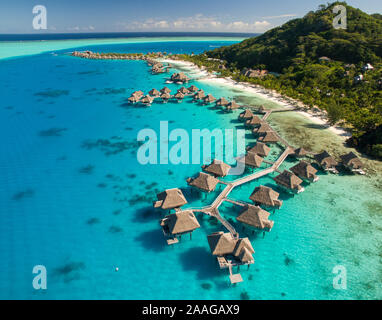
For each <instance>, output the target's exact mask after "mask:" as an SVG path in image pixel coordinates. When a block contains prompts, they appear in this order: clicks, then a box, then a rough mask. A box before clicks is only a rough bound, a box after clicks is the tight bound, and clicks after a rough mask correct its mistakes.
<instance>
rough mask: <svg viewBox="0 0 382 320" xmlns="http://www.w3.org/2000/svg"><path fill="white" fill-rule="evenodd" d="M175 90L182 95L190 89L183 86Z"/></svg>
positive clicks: (188, 92)
mask: <svg viewBox="0 0 382 320" xmlns="http://www.w3.org/2000/svg"><path fill="white" fill-rule="evenodd" d="M177 92H180V93H182V94H184V95H186V94H190V91H189V90H188V89H187V88H185V87H181V88H180V89H178V91H177Z"/></svg>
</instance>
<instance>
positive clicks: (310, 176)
mask: <svg viewBox="0 0 382 320" xmlns="http://www.w3.org/2000/svg"><path fill="white" fill-rule="evenodd" d="M290 171H292V172H293V173H294V174H295V175H296V176H299V177H300V178H301V179H304V180H309V181H311V182H316V181H318V179H319V177H318V176H317V175H316V173H317V170H316V169H315V168H313V167H312V166H311V165H310V163H308V162H306V161H300V162H299V163H298V164H296V165H295V166H293V167H292V168H290Z"/></svg>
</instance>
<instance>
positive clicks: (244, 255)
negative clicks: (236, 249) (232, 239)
mask: <svg viewBox="0 0 382 320" xmlns="http://www.w3.org/2000/svg"><path fill="white" fill-rule="evenodd" d="M238 258H239V259H240V261H241V262H244V263H247V262H250V261H254V259H253V256H252V253H251V251H249V249H248V248H247V247H244V248H243V249H242V250H241V251H240V253H239V256H238Z"/></svg>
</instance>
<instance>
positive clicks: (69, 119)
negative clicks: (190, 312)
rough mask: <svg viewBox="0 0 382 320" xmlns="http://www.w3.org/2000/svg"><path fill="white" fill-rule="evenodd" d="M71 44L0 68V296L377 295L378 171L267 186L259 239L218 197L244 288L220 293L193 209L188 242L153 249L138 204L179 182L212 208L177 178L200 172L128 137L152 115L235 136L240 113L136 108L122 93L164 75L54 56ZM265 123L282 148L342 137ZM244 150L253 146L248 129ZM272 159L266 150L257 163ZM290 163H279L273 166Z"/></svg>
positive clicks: (157, 83)
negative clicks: (240, 255) (299, 188)
mask: <svg viewBox="0 0 382 320" xmlns="http://www.w3.org/2000/svg"><path fill="white" fill-rule="evenodd" d="M231 40H232V39H231ZM81 41H82V42H81ZM81 41H80V42H79V43H78V44H76V45H75V47H78V49H79V50H81V49H90V50H93V51H103V52H107V51H114V52H149V51H167V52H174V53H177V52H202V51H203V50H207V49H209V48H211V47H215V46H221V45H227V44H230V43H233V41H222V40H217V39H209V40H208V39H206V40H205V41H198V40H195V41H181V40H180V39H179V40H178V41H161V42H150V41H146V42H135V43H86V42H84V40H81ZM46 43H49V41H47V42H46ZM60 45H62V44H60ZM72 47H73V46H72V44H70V46H65V47H61V46H58V47H57V46H54V45H53V44H52V45H51V46H47V48H48V49H47V52H41V51H38V52H39V53H38V54H34V55H28V56H18V57H15V58H8V59H3V60H0V75H1V80H2V81H1V82H2V85H1V86H0V95H1V97H2V99H1V102H0V121H1V125H0V132H1V136H2V148H1V150H2V151H1V153H0V268H1V270H2V272H1V273H0V298H2V299H244V298H250V299H380V298H382V290H381V278H382V264H381V262H382V261H381V257H382V251H381V248H382V221H381V214H382V212H381V211H382V200H381V199H382V197H381V186H382V183H381V178H380V175H379V174H380V172H374V174H373V175H370V176H366V177H360V176H352V175H340V176H334V175H325V174H321V175H320V180H319V181H318V182H317V183H314V184H311V185H305V189H306V190H305V192H303V193H302V194H299V195H296V196H294V197H292V196H290V195H288V194H286V193H283V192H281V191H280V192H281V198H282V199H283V200H284V205H283V207H282V208H281V209H280V210H277V211H276V212H275V213H272V215H271V219H273V220H274V221H275V226H274V228H273V229H272V231H271V232H270V233H267V234H266V235H265V237H263V234H262V233H259V234H254V235H253V234H251V233H249V234H246V232H245V231H242V230H241V227H240V225H238V224H237V223H235V217H236V216H237V214H238V210H239V209H238V208H237V207H234V206H233V205H231V204H228V203H224V204H223V205H222V207H221V212H222V215H224V216H225V217H226V218H227V219H229V220H230V221H233V224H234V225H235V227H237V230H238V231H239V232H240V234H241V235H242V236H248V237H249V238H250V240H251V241H252V244H253V246H254V249H255V251H256V253H255V264H254V265H253V266H251V268H250V269H249V270H245V269H246V268H243V269H242V270H241V274H242V276H243V278H244V282H243V283H241V284H239V285H237V286H234V287H232V286H230V285H229V280H228V275H227V270H225V271H224V270H219V268H218V266H217V265H216V262H215V259H214V257H212V256H211V254H210V253H209V248H208V243H207V239H206V236H207V235H208V234H209V233H211V232H214V231H219V230H223V229H222V228H223V227H222V226H220V225H219V224H216V223H215V221H211V220H209V219H208V217H203V216H201V215H197V218H198V219H199V222H200V224H201V228H200V229H198V230H197V231H195V232H194V233H193V238H192V240H189V239H188V237H185V238H184V239H182V241H181V243H179V244H177V245H174V246H167V244H166V242H165V241H164V239H163V234H162V232H161V229H160V227H159V224H158V220H159V218H160V213H159V212H158V211H154V210H153V209H152V201H153V200H155V193H156V192H157V191H161V190H163V189H166V188H173V187H180V188H182V190H183V191H184V193H185V195H186V198H187V199H188V200H189V206H192V207H195V206H202V205H206V204H208V203H210V202H212V201H213V198H214V196H216V194H217V192H215V193H211V194H210V195H208V196H207V197H203V196H200V195H199V194H198V193H196V192H191V190H190V189H189V188H188V187H187V184H186V181H185V180H186V178H187V177H190V176H193V175H195V174H196V173H197V172H199V171H200V165H173V164H161V165H141V164H139V163H138V162H137V160H136V152H137V149H138V147H139V145H138V144H137V142H136V137H137V133H138V131H139V130H141V129H143V128H152V129H154V130H155V131H157V132H159V123H160V121H169V129H170V130H171V129H173V128H183V129H185V130H187V131H190V130H191V129H198V128H199V129H203V128H208V129H214V128H241V126H242V124H241V123H239V122H238V121H237V120H236V119H237V115H238V113H239V112H240V111H236V112H234V113H232V114H223V113H222V112H220V111H218V110H215V109H213V108H209V107H203V106H199V105H196V104H193V103H191V102H190V100H189V99H185V101H183V102H182V103H180V104H178V103H168V104H159V103H154V104H153V105H152V106H151V107H150V108H142V107H138V106H131V105H128V104H126V98H127V97H128V96H129V94H130V93H131V92H132V91H134V90H138V89H141V90H143V91H145V92H147V91H148V90H150V89H152V88H158V89H160V88H162V87H163V86H164V85H165V78H166V77H167V76H168V75H155V76H153V75H151V74H150V73H149V72H148V70H149V69H148V67H147V66H146V64H145V63H143V62H141V61H129V62H126V61H92V60H83V59H77V58H73V57H70V56H69V55H67V54H65V53H67V52H68V51H69V50H68V48H72ZM37 48H38V45H37ZM36 50H38V49H36ZM52 50H53V51H54V53H53V52H52ZM43 51H45V50H43ZM40 52H41V53H40ZM30 53H31V52H29V53H28V54H30ZM34 53H37V52H34ZM17 55H19V54H17ZM8 57H9V55H8ZM192 83H193V84H195V85H196V86H198V87H200V88H203V89H204V90H205V92H208V93H212V94H213V95H214V96H217V97H220V96H225V97H227V98H233V97H235V98H236V99H237V101H240V102H243V103H251V104H254V105H256V104H266V105H267V106H269V107H275V106H276V105H275V104H274V103H271V102H268V101H265V100H263V99H261V98H260V97H258V96H255V95H250V94H246V93H244V92H242V91H237V90H233V89H230V88H228V87H223V86H217V85H212V84H208V83H206V82H198V81H197V80H194V81H193V82H192ZM166 85H167V86H168V87H169V88H170V89H172V90H176V89H177V88H178V85H175V84H166ZM288 119H289V120H288ZM270 122H271V123H272V124H273V125H274V126H275V127H277V128H279V129H280V132H282V133H283V134H285V137H286V138H287V139H288V140H289V141H290V142H292V143H294V144H296V145H297V144H300V145H304V141H305V142H306V141H307V140H308V138H307V137H309V136H310V135H315V137H317V139H321V140H320V143H321V145H322V146H324V145H327V144H328V141H329V140H330V141H331V143H332V144H334V147H336V146H338V148H344V147H343V146H342V140H340V139H339V138H337V137H335V136H333V134H331V133H330V132H328V130H324V129H322V128H317V127H315V126H314V125H312V124H311V123H310V122H309V120H307V119H305V118H303V117H302V116H300V115H297V114H294V113H293V114H292V113H283V114H281V113H280V114H275V115H272V116H271V118H270ZM286 124H288V125H289V127H288V126H287V125H286ZM290 127H291V128H293V130H297V131H298V134H295V132H294V131H293V130H292V129H291V128H290ZM336 139H337V140H336ZM247 143H248V144H253V143H255V139H254V138H253V137H252V136H251V135H250V134H248V135H247ZM280 152H281V149H278V148H277V147H273V149H272V154H271V156H270V158H275V157H277V155H278V154H279V153H280ZM292 165H293V162H292V161H286V162H285V163H284V164H283V168H288V167H290V166H292ZM273 176H274V175H273ZM273 176H268V177H264V178H262V179H260V180H258V181H254V182H251V183H249V184H246V185H244V186H242V187H240V188H237V189H234V190H233V192H232V193H231V195H230V198H232V199H241V200H248V197H249V195H250V194H251V192H252V190H253V189H254V187H255V186H257V185H260V184H265V185H269V186H272V187H274V188H277V187H276V185H275V183H274V182H273V180H272V177H273ZM226 179H227V180H229V179H235V177H227V178H226ZM35 265H44V266H46V268H47V272H48V289H47V290H45V291H44V290H41V291H36V290H34V289H33V287H32V280H33V276H34V275H33V274H32V269H33V267H34V266H35ZM336 265H341V266H344V267H346V269H347V289H346V290H335V289H333V285H332V283H333V277H334V276H335V274H333V273H332V270H333V268H334V267H335V266H336ZM116 267H118V268H119V271H118V272H116V271H115V268H116Z"/></svg>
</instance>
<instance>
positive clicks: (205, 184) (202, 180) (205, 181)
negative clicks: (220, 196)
mask: <svg viewBox="0 0 382 320" xmlns="http://www.w3.org/2000/svg"><path fill="white" fill-rule="evenodd" d="M187 182H188V184H189V185H190V186H193V187H196V188H198V189H201V190H204V191H207V192H210V191H214V190H215V188H216V186H217V184H218V183H219V180H218V179H216V178H215V177H213V176H211V175H209V174H207V173H204V172H200V173H199V175H198V176H197V177H196V178H194V179H193V178H189V179H187Z"/></svg>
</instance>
